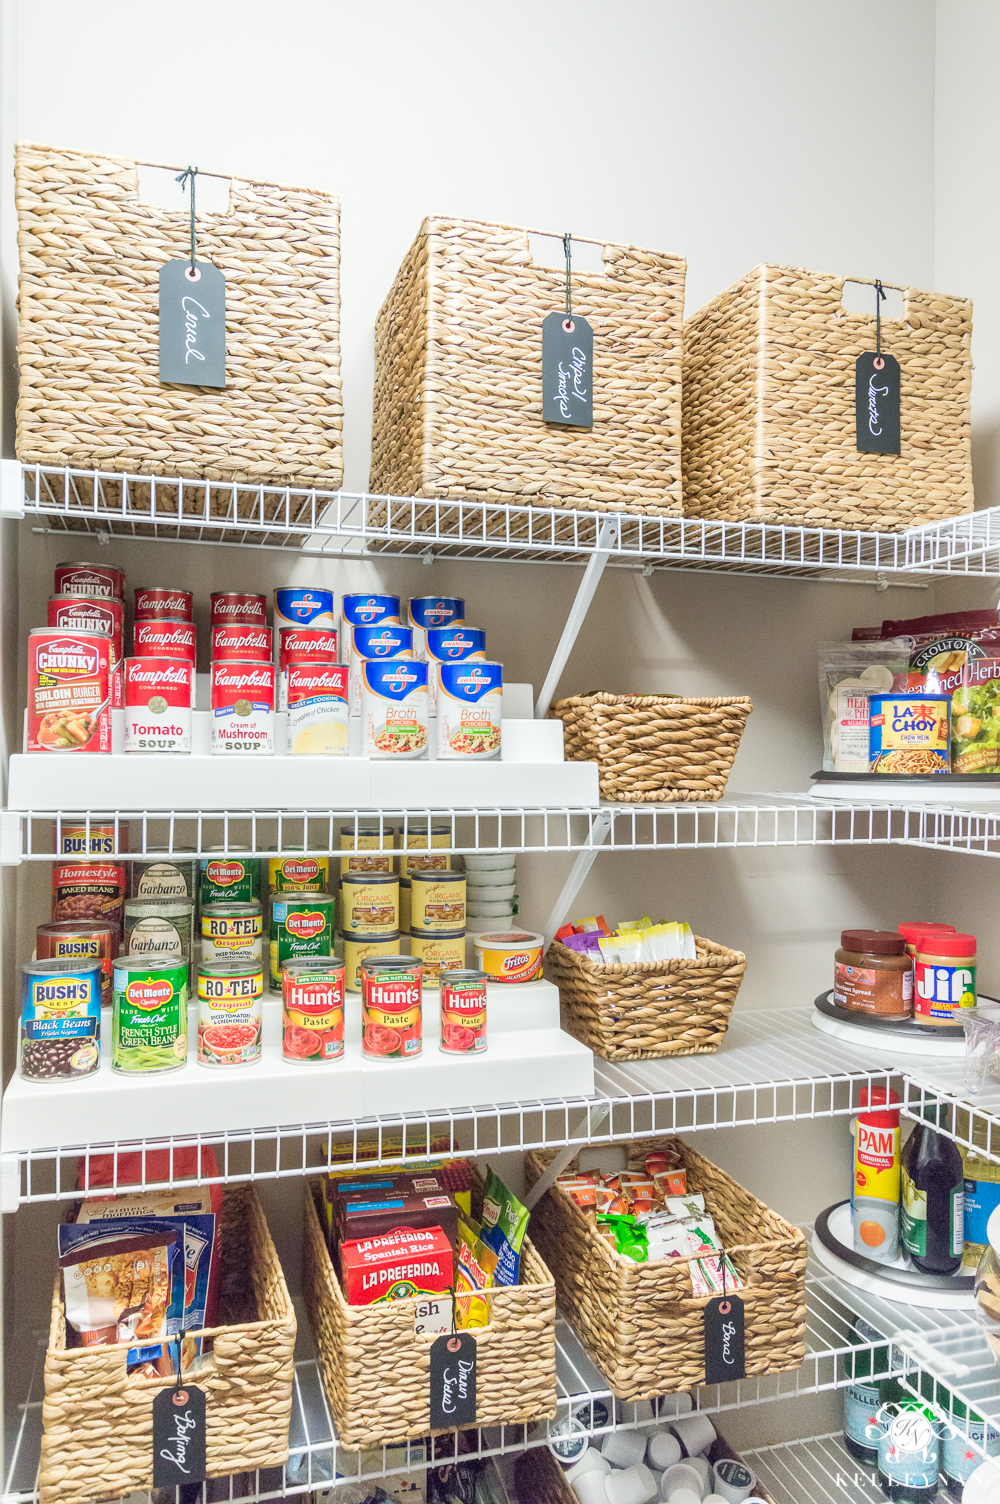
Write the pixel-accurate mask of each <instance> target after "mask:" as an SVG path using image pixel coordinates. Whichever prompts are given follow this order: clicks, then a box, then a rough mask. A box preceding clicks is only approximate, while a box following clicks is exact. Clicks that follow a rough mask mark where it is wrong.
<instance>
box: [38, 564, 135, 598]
mask: <svg viewBox="0 0 1000 1504" xmlns="http://www.w3.org/2000/svg"><path fill="white" fill-rule="evenodd" d="M53 588H54V590H55V593H56V595H90V596H94V597H95V598H96V599H97V600H102V601H110V600H115V599H117V600H120V601H123V600H124V599H125V571H124V570H123V569H116V568H115V567H114V565H113V564H57V565H56V572H55V581H54V586H53Z"/></svg>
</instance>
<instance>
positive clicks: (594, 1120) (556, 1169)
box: [524, 1102, 611, 1212]
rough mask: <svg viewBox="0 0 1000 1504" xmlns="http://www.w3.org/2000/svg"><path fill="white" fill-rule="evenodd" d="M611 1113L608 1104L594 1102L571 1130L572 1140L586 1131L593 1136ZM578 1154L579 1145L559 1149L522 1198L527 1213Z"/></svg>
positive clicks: (609, 1104)
mask: <svg viewBox="0 0 1000 1504" xmlns="http://www.w3.org/2000/svg"><path fill="white" fill-rule="evenodd" d="M610 1112H611V1103H610V1102H596V1103H595V1104H594V1106H593V1107H588V1108H587V1111H586V1112H585V1113H584V1115H583V1117H582V1118H581V1119H580V1121H579V1122H578V1123H577V1125H576V1127H575V1128H574V1129H573V1132H572V1134H571V1135H570V1136H571V1137H572V1138H579V1137H580V1134H581V1132H582V1131H583V1130H584V1129H586V1130H587V1134H588V1137H589V1136H592V1135H593V1134H595V1133H596V1132H597V1130H598V1128H600V1126H601V1124H602V1123H603V1122H604V1120H605V1118H607V1117H608V1116H609V1114H610ZM579 1152H580V1145H579V1144H567V1145H566V1147H565V1149H560V1150H559V1153H558V1154H557V1155H556V1157H555V1158H554V1159H553V1161H552V1163H551V1164H550V1165H549V1167H548V1169H547V1170H546V1171H545V1173H544V1175H540V1176H539V1177H538V1179H537V1180H536V1181H535V1183H534V1185H533V1186H532V1187H531V1190H530V1191H529V1192H528V1194H527V1195H526V1196H525V1198H524V1204H525V1206H526V1207H527V1208H528V1210H529V1212H530V1211H531V1210H532V1209H533V1208H534V1207H535V1206H536V1205H537V1204H538V1202H539V1201H541V1199H542V1197H543V1196H544V1195H545V1192H546V1191H547V1190H548V1189H549V1186H552V1185H555V1183H556V1176H557V1175H561V1174H562V1172H563V1170H565V1168H566V1166H567V1165H568V1164H569V1162H570V1160H571V1159H574V1158H575V1157H576V1155H577V1154H579Z"/></svg>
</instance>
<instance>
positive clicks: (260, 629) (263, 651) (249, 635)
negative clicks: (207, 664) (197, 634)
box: [212, 622, 272, 663]
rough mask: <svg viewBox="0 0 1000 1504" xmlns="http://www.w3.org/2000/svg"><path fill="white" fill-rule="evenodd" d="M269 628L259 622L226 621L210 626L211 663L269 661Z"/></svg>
mask: <svg viewBox="0 0 1000 1504" xmlns="http://www.w3.org/2000/svg"><path fill="white" fill-rule="evenodd" d="M271 656H272V644H271V628H270V627H265V626H261V625H260V623H259V622H233V623H230V622H227V623H226V625H225V626H222V627H213V628H212V662H213V663H223V662H226V661H228V662H230V663H251V662H257V661H260V662H262V663H270V661H271Z"/></svg>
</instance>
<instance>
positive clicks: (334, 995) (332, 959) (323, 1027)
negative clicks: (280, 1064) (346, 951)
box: [281, 956, 344, 1065]
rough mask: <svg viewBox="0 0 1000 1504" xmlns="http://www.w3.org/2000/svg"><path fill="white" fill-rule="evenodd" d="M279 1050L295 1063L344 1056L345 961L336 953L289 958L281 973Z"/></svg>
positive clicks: (311, 1062)
mask: <svg viewBox="0 0 1000 1504" xmlns="http://www.w3.org/2000/svg"><path fill="white" fill-rule="evenodd" d="M281 1049H282V1054H283V1055H284V1057H285V1059H286V1060H291V1061H294V1062H295V1064H296V1065H322V1064H325V1063H327V1062H329V1061H334V1060H342V1059H343V1057H344V963H343V961H339V960H338V959H337V958H336V956H328V957H327V956H307V957H304V958H303V959H302V960H299V961H288V962H286V963H285V966H284V967H283V969H282V973H281Z"/></svg>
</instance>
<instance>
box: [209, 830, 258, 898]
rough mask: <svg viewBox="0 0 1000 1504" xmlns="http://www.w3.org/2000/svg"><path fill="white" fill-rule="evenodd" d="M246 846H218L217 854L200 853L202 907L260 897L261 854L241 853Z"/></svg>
mask: <svg viewBox="0 0 1000 1504" xmlns="http://www.w3.org/2000/svg"><path fill="white" fill-rule="evenodd" d="M244 850H245V848H243V847H240V846H230V847H229V848H228V850H226V849H223V848H222V847H220V848H219V849H218V854H215V853H213V852H210V853H209V854H208V855H207V856H203V857H202V859H201V862H200V863H199V866H200V868H201V906H202V908H203V909H204V908H207V907H208V906H209V905H210V904H213V903H249V902H250V901H251V899H254V898H260V896H261V882H260V865H261V862H260V857H259V856H255V857H250V856H244V855H243V851H244Z"/></svg>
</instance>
